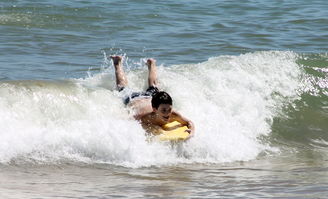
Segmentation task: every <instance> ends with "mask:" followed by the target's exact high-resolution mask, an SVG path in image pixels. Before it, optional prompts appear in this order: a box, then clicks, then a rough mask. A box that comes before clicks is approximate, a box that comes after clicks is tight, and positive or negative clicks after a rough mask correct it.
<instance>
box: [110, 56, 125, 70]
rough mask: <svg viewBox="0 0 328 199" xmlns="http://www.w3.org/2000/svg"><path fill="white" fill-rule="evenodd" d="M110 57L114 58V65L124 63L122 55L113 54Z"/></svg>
mask: <svg viewBox="0 0 328 199" xmlns="http://www.w3.org/2000/svg"><path fill="white" fill-rule="evenodd" d="M110 58H111V59H112V60H113V63H114V66H115V67H116V66H118V65H121V63H122V56H119V55H111V56H110Z"/></svg>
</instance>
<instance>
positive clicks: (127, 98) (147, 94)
mask: <svg viewBox="0 0 328 199" xmlns="http://www.w3.org/2000/svg"><path fill="white" fill-rule="evenodd" d="M119 91H120V92H123V93H124V94H123V95H124V96H123V103H124V104H125V105H127V104H128V103H129V102H130V101H131V100H132V99H134V98H138V97H151V96H152V95H154V94H155V93H157V92H159V90H158V88H157V87H155V86H150V87H149V88H148V89H147V90H146V91H144V92H131V91H129V89H128V88H124V87H123V88H120V89H119Z"/></svg>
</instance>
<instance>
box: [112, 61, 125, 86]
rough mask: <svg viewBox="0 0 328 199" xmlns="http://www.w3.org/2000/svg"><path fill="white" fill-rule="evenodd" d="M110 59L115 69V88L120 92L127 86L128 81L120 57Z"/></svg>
mask: <svg viewBox="0 0 328 199" xmlns="http://www.w3.org/2000/svg"><path fill="white" fill-rule="evenodd" d="M110 58H111V59H112V60H113V63H114V67H115V77H116V86H117V88H118V89H119V90H120V89H122V88H124V87H126V86H127V85H128V80H127V79H126V76H125V73H124V71H123V66H122V56H118V55H113V56H110Z"/></svg>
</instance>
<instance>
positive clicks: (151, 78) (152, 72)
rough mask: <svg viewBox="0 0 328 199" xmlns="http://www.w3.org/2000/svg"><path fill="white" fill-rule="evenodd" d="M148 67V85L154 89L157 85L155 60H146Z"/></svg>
mask: <svg viewBox="0 0 328 199" xmlns="http://www.w3.org/2000/svg"><path fill="white" fill-rule="evenodd" d="M147 66H148V71H149V74H148V85H149V86H154V87H156V85H157V69H156V60H155V59H148V60H147Z"/></svg>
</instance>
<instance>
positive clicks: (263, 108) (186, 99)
mask: <svg viewBox="0 0 328 199" xmlns="http://www.w3.org/2000/svg"><path fill="white" fill-rule="evenodd" d="M105 57H106V56H105ZM125 59H126V60H127V57H125ZM296 59H297V55H296V54H295V53H293V52H279V51H262V52H255V53H248V54H243V55H239V56H219V57H212V58H210V59H209V60H208V61H206V62H202V63H198V64H188V65H171V66H164V65H162V66H158V77H159V82H160V88H161V89H162V90H165V91H167V92H169V93H170V94H171V95H172V97H173V100H174V107H175V109H176V110H177V111H179V112H180V113H182V114H183V115H185V116H186V117H188V118H189V119H191V120H192V121H193V122H194V123H195V126H196V134H195V137H194V138H192V139H190V140H189V141H188V142H186V143H183V144H181V145H178V146H172V145H171V144H169V143H159V142H151V143H149V142H147V141H146V137H145V132H144V130H143V129H142V128H141V126H140V124H139V123H138V122H137V121H135V120H133V119H132V116H131V111H130V110H128V109H127V108H126V107H125V106H124V105H123V103H122V99H121V96H120V93H119V92H117V91H116V90H115V88H116V86H115V77H114V70H113V67H112V65H111V63H110V61H109V60H107V59H106V58H105V61H104V67H103V69H102V71H101V72H100V73H98V74H93V75H91V74H90V75H89V77H86V78H84V79H70V80H63V81H36V80H30V81H24V80H22V81H7V82H1V84H0V110H1V111H0V114H1V115H0V126H1V130H0V136H1V139H0V162H1V163H2V164H20V163H30V162H32V163H37V164H57V163H61V162H73V163H74V162H77V163H79V162H83V163H105V164H114V165H122V166H127V167H143V166H151V165H171V164H178V163H195V162H197V163H224V162H232V161H246V160H251V159H255V158H256V157H257V156H259V155H260V154H266V153H276V152H279V148H274V147H272V146H270V143H269V142H268V141H265V140H266V139H264V138H265V137H266V136H268V135H269V134H270V132H271V128H270V127H271V124H272V119H273V117H274V116H277V114H280V111H279V110H281V108H282V107H283V106H284V103H287V102H289V101H291V100H294V99H295V98H297V96H298V95H297V92H298V89H299V88H300V85H301V80H300V76H301V75H302V69H301V68H300V67H299V66H298V65H297V64H296ZM125 70H126V73H127V76H128V80H129V85H130V87H131V88H132V89H135V90H143V89H145V88H146V86H147V85H146V82H147V81H146V80H147V72H148V71H147V68H146V67H145V66H144V65H143V64H142V61H140V63H132V62H125Z"/></svg>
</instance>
